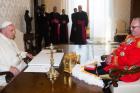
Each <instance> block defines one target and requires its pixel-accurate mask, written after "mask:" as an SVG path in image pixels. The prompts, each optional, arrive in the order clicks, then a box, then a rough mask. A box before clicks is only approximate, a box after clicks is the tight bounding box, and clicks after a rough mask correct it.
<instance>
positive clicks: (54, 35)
mask: <svg viewBox="0 0 140 93" xmlns="http://www.w3.org/2000/svg"><path fill="white" fill-rule="evenodd" d="M50 24H51V32H50V39H51V43H59V41H60V14H59V13H58V12H51V13H50Z"/></svg>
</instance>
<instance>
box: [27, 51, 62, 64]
mask: <svg viewBox="0 0 140 93" xmlns="http://www.w3.org/2000/svg"><path fill="white" fill-rule="evenodd" d="M63 55H64V53H53V58H54V66H59V65H60V63H61V60H62V58H63ZM50 56H51V54H48V53H45V52H44V50H43V51H41V52H40V53H39V54H38V55H37V56H35V57H34V58H33V60H32V61H31V62H30V63H29V64H28V65H50V58H51V57H50Z"/></svg>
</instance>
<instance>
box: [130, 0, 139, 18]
mask: <svg viewBox="0 0 140 93" xmlns="http://www.w3.org/2000/svg"><path fill="white" fill-rule="evenodd" d="M134 17H140V0H131V19H132V18H134Z"/></svg>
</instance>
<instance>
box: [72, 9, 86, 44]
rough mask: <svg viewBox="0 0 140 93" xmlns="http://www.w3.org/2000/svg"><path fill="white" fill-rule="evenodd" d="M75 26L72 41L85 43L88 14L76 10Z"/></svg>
mask: <svg viewBox="0 0 140 93" xmlns="http://www.w3.org/2000/svg"><path fill="white" fill-rule="evenodd" d="M75 20H76V27H75V32H74V33H73V34H74V43H75V44H86V43H87V41H86V39H87V37H86V27H87V26H88V16H87V13H86V12H84V11H82V12H77V13H76V18H75Z"/></svg>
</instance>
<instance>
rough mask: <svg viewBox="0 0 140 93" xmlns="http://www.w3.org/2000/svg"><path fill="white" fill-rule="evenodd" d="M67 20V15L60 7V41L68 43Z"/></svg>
mask: <svg viewBox="0 0 140 93" xmlns="http://www.w3.org/2000/svg"><path fill="white" fill-rule="evenodd" d="M68 22H69V17H68V15H66V14H65V9H62V15H61V16H60V43H68Z"/></svg>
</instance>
